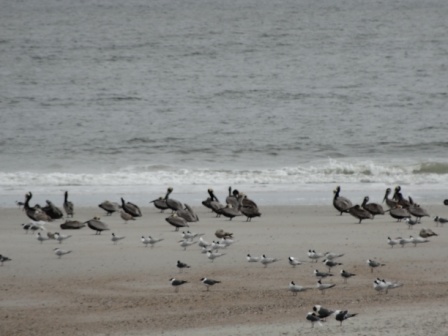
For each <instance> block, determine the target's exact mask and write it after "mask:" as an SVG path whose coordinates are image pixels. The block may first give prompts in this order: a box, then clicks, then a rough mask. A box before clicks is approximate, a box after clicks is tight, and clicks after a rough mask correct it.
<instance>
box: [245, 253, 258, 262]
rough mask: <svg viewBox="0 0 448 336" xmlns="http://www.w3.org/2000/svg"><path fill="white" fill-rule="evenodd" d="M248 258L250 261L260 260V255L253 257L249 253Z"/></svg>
mask: <svg viewBox="0 0 448 336" xmlns="http://www.w3.org/2000/svg"><path fill="white" fill-rule="evenodd" d="M246 259H247V261H248V262H259V261H260V257H253V256H251V255H250V254H247V256H246Z"/></svg>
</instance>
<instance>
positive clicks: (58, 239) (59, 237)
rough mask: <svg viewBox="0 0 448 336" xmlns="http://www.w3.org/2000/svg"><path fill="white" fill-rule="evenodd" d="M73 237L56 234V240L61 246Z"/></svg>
mask: <svg viewBox="0 0 448 336" xmlns="http://www.w3.org/2000/svg"><path fill="white" fill-rule="evenodd" d="M71 236H72V235H62V234H60V233H58V232H56V233H55V234H54V239H56V240H57V241H58V242H59V244H61V243H62V242H63V241H64V240H66V239H69V238H70V237H71Z"/></svg>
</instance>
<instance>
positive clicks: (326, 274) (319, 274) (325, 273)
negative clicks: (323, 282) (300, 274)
mask: <svg viewBox="0 0 448 336" xmlns="http://www.w3.org/2000/svg"><path fill="white" fill-rule="evenodd" d="M314 275H315V276H316V277H318V278H321V279H323V278H326V277H329V276H333V274H331V273H327V272H320V271H319V270H317V269H316V270H314Z"/></svg>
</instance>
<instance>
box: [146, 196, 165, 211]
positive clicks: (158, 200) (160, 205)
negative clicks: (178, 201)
mask: <svg viewBox="0 0 448 336" xmlns="http://www.w3.org/2000/svg"><path fill="white" fill-rule="evenodd" d="M149 203H154V206H155V207H156V208H157V209H159V210H160V212H164V211H165V210H166V209H169V208H168V205H166V201H165V199H164V198H163V197H162V196H160V197H159V198H156V199H155V200H153V201H151V202H149Z"/></svg>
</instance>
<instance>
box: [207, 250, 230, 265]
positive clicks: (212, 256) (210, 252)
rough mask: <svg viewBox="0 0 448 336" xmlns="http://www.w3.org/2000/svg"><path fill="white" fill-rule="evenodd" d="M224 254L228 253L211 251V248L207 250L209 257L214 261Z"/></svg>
mask: <svg viewBox="0 0 448 336" xmlns="http://www.w3.org/2000/svg"><path fill="white" fill-rule="evenodd" d="M224 255H226V254H225V253H218V252H213V251H210V250H208V251H207V258H208V259H210V260H211V261H212V262H213V261H214V260H215V259H216V258H219V257H222V256H224Z"/></svg>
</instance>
